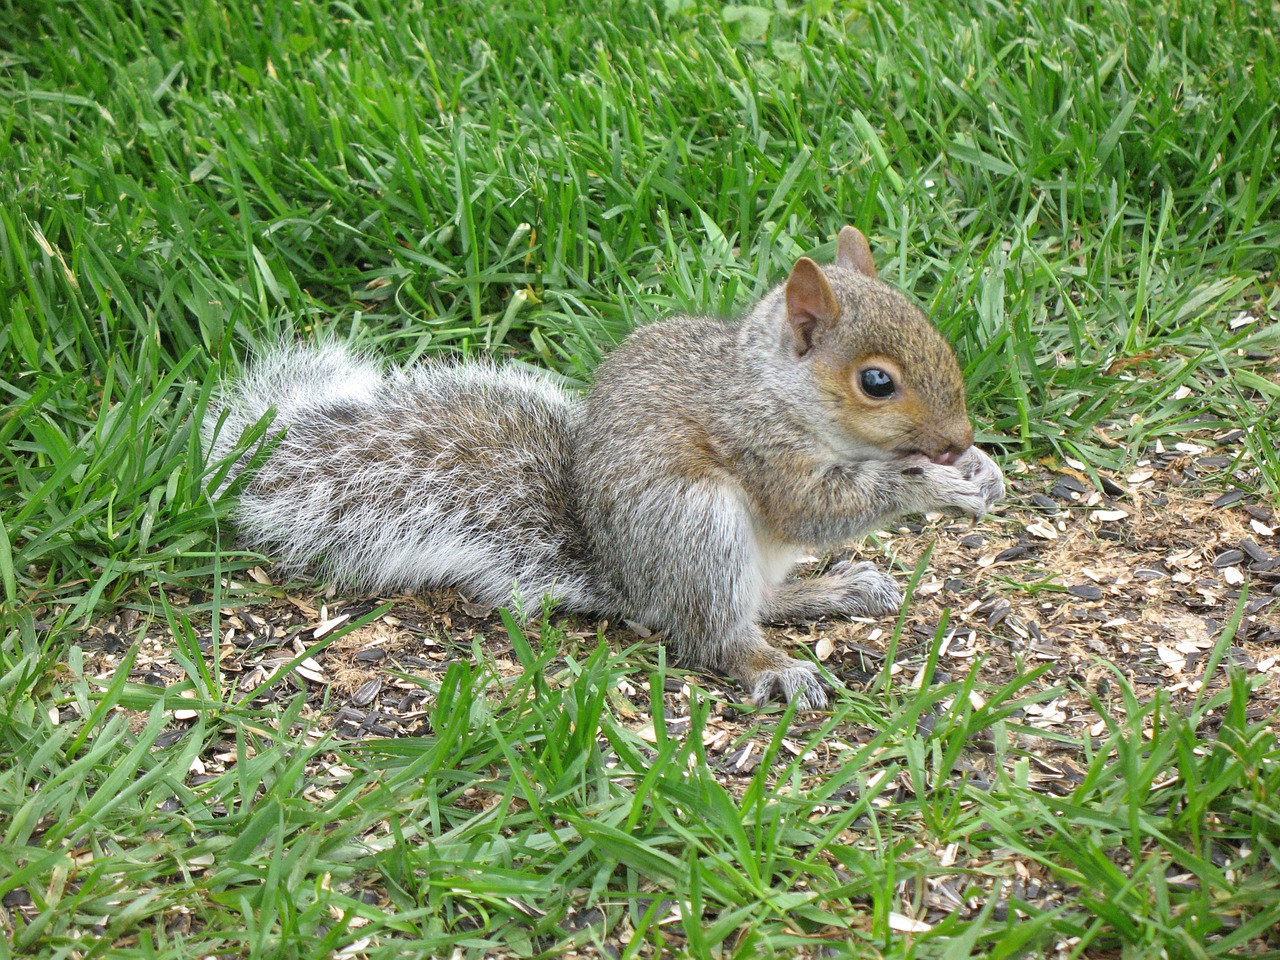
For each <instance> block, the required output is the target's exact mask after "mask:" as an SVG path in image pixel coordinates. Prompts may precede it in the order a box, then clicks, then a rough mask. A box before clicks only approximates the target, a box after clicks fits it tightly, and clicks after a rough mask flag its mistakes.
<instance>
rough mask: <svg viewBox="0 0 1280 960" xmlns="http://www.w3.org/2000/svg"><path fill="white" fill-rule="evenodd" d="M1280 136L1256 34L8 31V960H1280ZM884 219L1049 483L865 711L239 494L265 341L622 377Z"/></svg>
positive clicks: (422, 17)
mask: <svg viewBox="0 0 1280 960" xmlns="http://www.w3.org/2000/svg"><path fill="white" fill-rule="evenodd" d="M1278 104H1280V13H1278V12H1277V9H1276V8H1275V6H1274V4H1271V3H1262V2H1249V0H1240V2H1234V3H1228V2H1209V3H1192V2H1190V0H1169V2H1157V0H1132V2H1128V3H1122V2H1119V0H1093V2H1084V0H1067V2H1061V3H1050V4H1041V5H1037V6H1036V8H1035V9H1030V8H1028V9H1022V8H1021V5H1016V4H1015V5H1002V4H997V3H992V2H981V0H969V2H963V0H960V2H947V0H921V2H919V3H911V4H898V3H878V2H864V0H851V2H837V0H809V2H788V0H777V2H776V3H772V4H768V5H762V6H749V5H743V4H724V5H722V4H718V3H712V2H704V0H629V2H628V0H612V2H609V0H584V2H581V3H574V4H568V3H560V2H558V0H545V2H543V3H537V2H534V0H508V2H505V3H491V2H487V0H459V2H455V3H449V4H433V3H430V2H427V0H355V2H351V3H345V2H343V3H339V2H335V3H330V4H325V3H320V2H317V0H257V2H249V0H223V2H219V3H213V2H209V0H172V2H169V3H159V2H156V0H132V2H127V0H120V2H108V0H84V2H80V3H67V2H58V0H3V2H0V124H2V125H3V132H4V136H3V138H0V282H2V283H3V299H2V301H0V318H2V320H3V322H0V364H2V365H3V366H2V368H0V389H2V392H0V516H2V517H3V526H2V527H0V934H2V935H0V957H2V956H4V955H6V954H7V953H8V954H12V955H15V956H23V957H50V958H52V957H67V958H73V957H75V958H80V957H98V956H101V957H112V958H115V957H120V958H132V957H138V958H142V957H147V958H152V957H154V958H179V957H193V958H194V957H210V956H216V957H249V956H253V957H273V958H274V957H282V958H287V957H300V958H313V957H314V958H319V957H350V958H366V957H367V958H389V957H425V956H455V955H456V956H591V957H596V956H602V957H603V956H608V957H650V956H660V955H663V956H665V955H673V956H680V955H687V956H694V957H703V956H743V957H754V956H770V955H779V956H813V957H817V956H851V957H865V956H873V957H900V958H905V957H938V958H955V957H968V956H982V957H1022V956H1026V957H1046V958H1047V957H1054V958H1058V957H1089V958H1103V957H1107V958H1110V957H1124V958H1140V957H1141V958H1145V957H1152V958H1155V957H1161V958H1164V957H1169V958H1183V957H1185V958H1206V957H1213V958H1226V957H1268V956H1269V957H1280V933H1278V932H1277V931H1278V930H1280V743H1278V742H1277V726H1278V725H1280V662H1278V661H1277V658H1278V657H1280V652H1278V651H1277V644H1280V536H1278V534H1280V512H1278V511H1277V500H1278V498H1280V452H1277V443H1276V440H1277V423H1278V422H1280V360H1278V359H1277V357H1278V355H1280V323H1278V322H1277V318H1278V317H1280V288H1278V287H1277V284H1276V268H1277V255H1278V254H1280V173H1278V170H1280V163H1278V159H1280V150H1278V149H1277V140H1278V138H1280V106H1278ZM846 223H852V224H855V225H857V226H859V227H860V228H861V229H863V230H864V231H865V232H866V233H867V234H868V236H869V237H870V240H871V244H872V248H873V250H874V252H875V254H876V259H877V263H878V265H879V268H880V274H881V276H882V277H883V278H885V279H887V280H889V281H890V282H891V283H893V284H895V285H896V286H898V287H900V288H902V289H903V290H905V291H907V292H908V293H909V294H910V295H911V296H912V297H914V298H915V299H916V300H917V301H918V302H920V303H921V304H922V305H923V306H924V307H925V309H926V310H927V311H928V312H929V313H930V314H931V315H932V316H933V317H934V318H935V319H936V321H937V322H938V324H939V326H940V327H941V328H942V329H943V330H944V332H946V334H947V335H948V336H949V337H950V338H951V340H952V341H953V342H954V343H955V345H956V348H957V352H958V354H959V356H960V358H961V361H962V365H963V367H964V370H965V374H966V378H967V381H968V385H969V398H970V406H971V410H972V411H973V413H974V418H975V422H976V424H977V427H978V438H979V442H981V443H982V444H983V445H984V446H986V447H987V449H989V450H991V451H992V452H993V454H995V455H998V456H999V457H1000V459H1001V462H1002V463H1003V465H1004V467H1005V469H1006V472H1007V474H1008V477H1009V480H1010V500H1009V502H1008V504H1007V505H1006V506H1004V507H1003V508H1002V509H1001V510H1000V511H999V512H998V514H997V515H996V516H993V517H989V518H988V519H987V520H986V521H984V522H983V523H982V524H980V525H978V526H976V527H974V528H973V529H972V530H970V529H966V528H965V527H964V526H963V525H962V524H957V523H948V522H937V521H934V522H915V521H912V522H910V523H908V524H904V525H903V526H901V527H896V528H894V529H891V530H886V531H882V532H881V533H880V534H878V535H877V536H876V537H873V538H870V539H869V540H868V541H867V543H865V544H862V545H851V549H853V548H857V549H858V551H859V552H860V554H861V555H862V556H864V557H879V558H881V560H882V562H883V563H885V564H890V563H892V564H895V565H896V567H897V569H898V571H899V578H900V580H901V581H902V582H903V583H904V584H906V583H908V582H910V584H911V586H912V593H913V598H912V600H911V602H910V603H909V605H908V607H907V609H906V611H905V612H904V614H903V615H902V617H900V618H899V619H898V620H897V621H896V622H893V621H880V622H853V623H820V624H815V625H799V626H792V627H788V628H783V629H779V630H777V631H775V633H774V636H775V638H776V639H777V640H778V641H779V642H783V643H786V642H797V643H800V644H802V646H803V647H804V648H806V649H808V650H809V651H811V653H803V654H802V655H806V656H808V655H813V656H816V657H817V658H818V659H819V660H820V661H821V663H822V665H823V667H824V669H825V670H826V671H827V672H828V674H829V675H830V678H831V680H832V682H833V684H835V685H836V687H837V695H836V696H835V697H834V698H833V705H832V707H831V709H830V711H829V712H824V713H815V714H808V715H806V714H794V713H793V712H791V711H788V710H784V709H782V708H781V707H778V706H776V705H773V706H769V707H766V708H761V709H757V708H755V707H753V706H751V705H750V704H749V703H747V702H745V698H744V696H743V693H742V691H741V690H740V689H738V688H736V687H735V686H734V685H733V684H731V683H729V682H728V681H725V680H723V679H721V678H717V677H714V676H707V675H701V674H693V673H687V672H684V671H682V670H681V669H680V668H679V665H678V664H674V663H670V664H669V663H668V662H667V658H666V656H665V653H664V651H663V648H662V647H661V646H660V645H659V644H656V643H654V642H653V641H652V640H651V639H648V638H645V637H642V636H640V635H638V634H637V633H635V632H632V630H630V629H628V627H627V626H626V625H625V624H612V623H609V624H605V623H595V622H588V621H584V620H582V619H566V618H563V617H558V616H557V615H556V614H555V613H554V612H544V613H541V614H539V613H537V612H534V615H532V616H529V617H528V618H527V619H519V618H516V617H513V616H511V615H510V614H508V613H507V612H505V611H493V610H485V609H478V608H476V607H475V606H474V605H472V604H470V603H468V602H467V601H466V599H465V598H461V597H459V596H458V595H457V594H451V593H449V592H447V591H442V592H439V593H432V594H429V595H426V596H422V597H392V596H388V597H367V596H359V595H352V594H349V593H343V592H341V591H334V590H332V589H329V588H328V586H327V585H326V584H322V583H320V584H317V583H306V582H301V583H289V582H282V581H281V580H280V578H279V577H278V576H277V575H276V574H275V572H274V571H273V569H272V567H271V565H270V558H269V557H260V556H255V555H253V554H250V553H247V552H245V551H243V550H241V549H238V548H237V546H236V542H235V537H234V530H233V529H232V527H231V526H230V524H229V519H228V518H229V516H230V512H231V508H232V505H233V498H232V497H226V498H222V499H220V500H215V499H211V498H210V496H209V495H208V494H207V492H206V490H207V488H208V485H209V482H210V480H211V479H216V478H217V477H218V476H219V471H220V469H222V468H225V464H223V465H220V464H217V463H206V462H205V460H204V457H203V456H202V453H201V449H200V444H199V438H198V433H197V430H196V427H195V425H196V424H198V423H199V421H200V419H201V417H202V416H203V414H204V412H205V410H206V409H207V408H208V406H209V404H210V402H211V397H212V396H213V393H214V390H215V389H216V386H217V383H218V380H219V378H220V377H222V376H231V375H234V373H235V372H236V371H237V370H238V369H239V368H240V365H241V364H242V362H243V361H244V360H245V358H246V357H247V356H248V355H249V353H250V352H251V351H252V349H253V348H254V346H255V345H257V344H261V343H267V342H271V341H273V340H276V339H277V338H280V337H282V336H287V337H299V338H309V337H314V336H316V335H320V334H324V335H328V336H332V337H337V338H339V339H350V340H353V341H356V342H358V343H360V344H362V345H366V346H369V347H371V348H376V349H378V350H380V351H382V352H383V353H385V354H387V355H388V356H393V357H395V358H397V359H400V360H404V361H416V360H419V359H422V358H425V357H428V356H433V355H445V356H459V355H466V356H480V355H491V356H494V357H497V358H501V359H504V360H506V361H509V362H515V363H524V364H531V365H536V366H538V367H542V368H546V369H549V370H551V371H553V372H554V374H555V375H557V376H559V377H561V378H563V380H564V382H565V383H567V384H568V385H570V386H573V387H585V386H586V385H587V384H588V383H589V382H590V380H591V377H592V371H593V369H594V367H595V365H596V363H597V362H598V360H599V358H600V357H601V356H602V354H603V353H605V352H606V351H607V350H608V349H609V348H610V346H611V345H613V344H615V343H616V342H618V341H619V340H620V339H621V338H622V337H623V336H625V334H626V332H627V331H628V330H630V329H631V328H632V327H634V326H636V325H638V324H642V323H645V322H647V321H650V320H652V319H655V318H657V317H659V316H661V315H663V314H665V313H670V312H673V311H697V312H705V313H711V314H720V315H726V316H728V315H732V314H734V313H735V312H737V311H740V310H742V309H743V308H744V307H746V306H747V305H749V304H750V303H751V302H752V301H753V300H754V299H755V298H756V297H758V296H759V295H760V294H761V293H762V292H763V291H765V290H766V289H768V287H769V286H770V285H771V284H772V283H774V282H776V281H778V280H779V279H781V278H782V277H784V276H785V275H786V273H787V271H788V270H789V269H790V267H791V265H792V263H793V262H794V261H795V259H796V258H797V257H798V256H801V255H812V256H814V257H816V258H817V259H819V260H829V259H831V257H832V256H833V254H834V238H835V235H836V232H837V230H838V229H839V228H840V226H841V225H843V224H846ZM846 555H847V554H846ZM525 613H529V611H525Z"/></svg>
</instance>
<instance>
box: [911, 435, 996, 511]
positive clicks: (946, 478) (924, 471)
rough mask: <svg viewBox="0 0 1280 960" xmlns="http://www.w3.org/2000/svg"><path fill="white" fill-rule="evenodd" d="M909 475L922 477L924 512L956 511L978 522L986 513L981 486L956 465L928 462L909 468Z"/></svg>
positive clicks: (984, 497)
mask: <svg viewBox="0 0 1280 960" xmlns="http://www.w3.org/2000/svg"><path fill="white" fill-rule="evenodd" d="M970 449H973V448H972V447H971V448H970ZM966 452H967V451H966ZM984 456H985V454H984ZM906 473H907V474H909V475H911V476H916V477H919V478H920V480H921V482H922V483H923V484H924V487H925V490H924V494H923V497H922V502H921V504H920V509H921V510H924V511H928V510H954V511H956V512H958V513H965V514H968V515H969V516H971V517H973V518H974V519H975V520H980V519H981V518H982V516H983V515H984V514H985V513H986V512H987V496H986V494H985V493H984V492H983V490H982V487H981V486H980V485H979V484H978V483H976V482H975V481H973V480H970V479H969V478H968V477H966V476H964V474H962V473H961V472H960V470H959V469H957V467H956V466H955V465H952V466H947V465H945V464H939V463H930V462H926V463H922V464H919V465H914V466H911V467H908V468H907V470H906Z"/></svg>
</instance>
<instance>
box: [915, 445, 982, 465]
mask: <svg viewBox="0 0 1280 960" xmlns="http://www.w3.org/2000/svg"><path fill="white" fill-rule="evenodd" d="M967 449H969V448H968V447H965V448H964V449H959V450H958V449H956V448H955V447H950V448H948V449H946V450H943V451H942V452H940V453H930V452H929V451H927V450H921V449H919V448H918V447H909V448H907V449H905V450H902V451H900V452H899V456H901V457H902V459H904V460H928V461H929V462H931V463H936V464H939V465H941V466H944V467H949V466H951V465H952V464H954V463H955V462H956V461H957V460H959V459H960V454H962V453H964V451H965V450H967Z"/></svg>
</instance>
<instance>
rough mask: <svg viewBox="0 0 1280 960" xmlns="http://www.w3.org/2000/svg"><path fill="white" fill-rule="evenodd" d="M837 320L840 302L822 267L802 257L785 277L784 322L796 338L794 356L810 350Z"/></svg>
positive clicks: (802, 354) (801, 355)
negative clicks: (785, 305)
mask: <svg viewBox="0 0 1280 960" xmlns="http://www.w3.org/2000/svg"><path fill="white" fill-rule="evenodd" d="M839 319H840V303H839V302H838V301H837V300H836V295H835V293H833V292H832V290H831V284H830V283H828V282H827V277H826V274H824V273H823V272H822V268H821V267H819V266H818V265H817V264H816V263H814V262H813V261H812V260H810V259H809V258H808V257H801V258H800V259H799V260H797V261H796V265H795V266H794V267H792V268H791V276H789V277H787V323H788V324H789V325H790V327H791V332H792V335H793V336H794V337H795V342H794V347H795V351H796V356H797V357H803V356H804V355H805V354H806V353H808V352H809V351H810V350H812V349H813V345H814V344H815V343H816V342H817V341H818V340H819V339H820V338H821V337H822V334H823V333H824V332H825V331H826V330H828V329H830V328H831V327H832V326H834V325H835V322H836V321H837V320H839Z"/></svg>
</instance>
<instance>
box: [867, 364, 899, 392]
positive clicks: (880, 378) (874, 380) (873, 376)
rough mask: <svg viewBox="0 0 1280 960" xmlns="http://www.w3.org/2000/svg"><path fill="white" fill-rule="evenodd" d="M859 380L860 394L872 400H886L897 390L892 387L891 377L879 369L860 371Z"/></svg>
mask: <svg viewBox="0 0 1280 960" xmlns="http://www.w3.org/2000/svg"><path fill="white" fill-rule="evenodd" d="M859 380H860V382H861V384H862V392H863V393H865V394H866V395H867V396H868V397H871V398H872V399H873V400H886V399H888V398H889V397H892V396H893V392H894V390H895V389H897V388H896V387H895V386H894V385H893V377H891V376H889V374H887V373H885V372H884V371H883V370H881V369H880V368H879V367H867V369H865V370H863V371H862V374H861V377H860V378H859Z"/></svg>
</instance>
